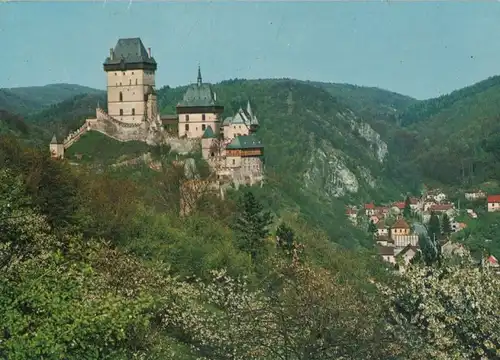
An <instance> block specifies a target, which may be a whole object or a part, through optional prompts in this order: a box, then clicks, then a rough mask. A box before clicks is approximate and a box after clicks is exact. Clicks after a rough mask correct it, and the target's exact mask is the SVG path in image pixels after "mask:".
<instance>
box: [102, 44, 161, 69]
mask: <svg viewBox="0 0 500 360" xmlns="http://www.w3.org/2000/svg"><path fill="white" fill-rule="evenodd" d="M110 55H111V54H110ZM112 55H113V57H112V58H111V57H107V58H106V60H105V61H104V66H105V68H106V66H111V65H123V66H127V65H131V64H143V65H144V64H146V65H149V66H150V67H152V68H153V69H154V70H156V61H155V59H154V58H153V57H150V56H149V54H148V52H147V51H146V48H145V47H144V44H143V43H142V41H141V39H140V38H126V39H119V40H118V42H117V43H116V45H115V48H114V49H113V51H112Z"/></svg>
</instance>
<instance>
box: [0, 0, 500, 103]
mask: <svg viewBox="0 0 500 360" xmlns="http://www.w3.org/2000/svg"><path fill="white" fill-rule="evenodd" d="M128 37H140V38H141V39H142V41H143V43H144V45H145V47H146V48H147V47H151V49H152V55H153V57H154V58H155V60H156V61H157V63H158V70H157V73H156V84H157V87H158V88H160V87H162V86H165V85H169V86H171V87H175V86H178V85H186V84H188V83H192V82H195V81H196V75H197V67H198V64H200V65H201V69H202V74H203V80H204V82H211V83H216V82H219V81H222V80H227V79H234V78H240V79H241V78H245V79H258V78H284V77H287V78H295V79H300V80H313V81H325V82H335V83H350V84H355V85H364V86H376V87H380V88H384V89H388V90H391V91H395V92H399V93H402V94H405V95H409V96H413V97H415V98H417V99H425V98H430V97H435V96H439V95H442V94H446V93H449V92H451V91H453V90H456V89H458V88H461V87H464V86H468V85H471V84H473V83H475V82H477V81H481V80H483V79H486V78H488V77H490V76H493V75H496V74H499V73H500V2H498V1H492V2H479V1H477V2H476V1H470V2H449V1H448V2H445V1H443V2H419V1H415V2H398V1H391V0H389V1H388V0H373V1H370V2H369V1H366V2H357V1H356V2H353V1H351V2H336V1H331V2H327V1H317V2H297V1H293V2H292V1H289V2H284V1H279V2H265V1H262V2H257V1H246V2H244V1H231V2H229V1H225V2H223V1H212V2H208V1H198V2H193V1H184V2H171V1H162V2H160V1H158V2H137V0H136V1H116V0H114V1H110V0H107V1H88V2H39V3H36V2H8V1H5V0H3V1H2V0H0V45H1V47H0V65H1V66H0V87H4V88H5V87H7V88H8V87H17V86H39V85H46V84H52V83H73V84H80V85H86V86H90V87H94V88H100V89H104V88H105V86H106V83H105V81H106V78H105V75H104V71H103V68H102V63H103V61H104V60H105V58H106V56H108V55H109V49H110V48H111V47H114V46H115V44H116V42H117V40H118V39H119V38H128Z"/></svg>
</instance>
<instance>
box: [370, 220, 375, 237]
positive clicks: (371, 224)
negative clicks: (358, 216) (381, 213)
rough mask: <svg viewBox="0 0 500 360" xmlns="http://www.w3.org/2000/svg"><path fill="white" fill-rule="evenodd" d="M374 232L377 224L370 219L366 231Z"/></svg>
mask: <svg viewBox="0 0 500 360" xmlns="http://www.w3.org/2000/svg"><path fill="white" fill-rule="evenodd" d="M376 232H377V225H375V223H374V222H373V220H370V223H369V224H368V233H369V234H372V235H373V234H375V233H376Z"/></svg>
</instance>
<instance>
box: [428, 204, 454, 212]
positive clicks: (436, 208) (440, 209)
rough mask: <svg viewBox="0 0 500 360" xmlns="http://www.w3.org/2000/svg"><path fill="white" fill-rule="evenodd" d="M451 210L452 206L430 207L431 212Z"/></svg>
mask: <svg viewBox="0 0 500 360" xmlns="http://www.w3.org/2000/svg"><path fill="white" fill-rule="evenodd" d="M450 209H453V204H436V205H432V206H431V211H446V210H450Z"/></svg>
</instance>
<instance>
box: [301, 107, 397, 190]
mask: <svg viewBox="0 0 500 360" xmlns="http://www.w3.org/2000/svg"><path fill="white" fill-rule="evenodd" d="M336 117H337V119H338V120H339V121H341V122H342V123H344V124H345V123H347V124H348V125H349V128H350V130H351V134H348V133H345V132H342V130H338V131H339V133H340V135H341V136H342V137H343V138H346V139H347V140H346V142H347V143H349V142H351V143H354V142H355V139H354V138H361V139H362V140H363V141H364V142H365V146H366V147H367V148H365V149H363V150H364V151H363V153H364V159H360V158H355V157H353V156H352V153H351V155H348V154H349V152H347V151H346V150H345V149H344V150H341V149H340V148H337V147H336V146H335V144H334V143H333V142H330V141H328V140H322V141H321V142H319V144H318V142H311V147H310V155H309V160H308V168H307V170H306V171H305V173H304V175H303V178H304V185H305V187H306V188H307V189H309V190H314V191H316V192H319V193H320V194H323V196H326V197H330V198H339V197H343V196H346V195H353V194H356V193H358V192H359V190H360V188H361V187H364V188H366V189H374V188H376V187H377V183H378V181H377V178H376V176H375V175H373V171H372V169H374V168H375V169H377V168H380V166H381V165H382V164H383V163H384V161H385V160H386V158H387V155H388V149H387V144H386V143H385V142H384V141H383V140H382V139H381V137H380V135H379V134H378V133H377V132H376V131H375V130H373V129H372V127H371V126H370V125H368V124H367V123H365V122H363V121H362V120H361V119H360V118H358V117H356V115H355V114H354V113H353V112H352V111H350V110H346V111H343V112H339V113H337V115H336ZM339 129H341V127H340V128H339ZM349 138H352V139H351V140H349ZM312 143H314V145H312ZM369 158H371V161H370V160H369ZM363 160H364V162H362V161H363ZM361 163H363V165H361ZM364 164H367V166H365V165H364ZM370 168H372V169H370Z"/></svg>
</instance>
